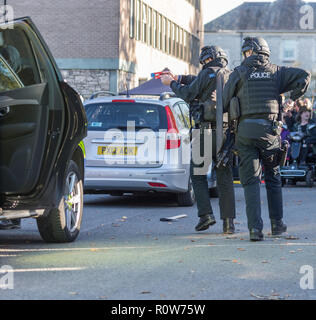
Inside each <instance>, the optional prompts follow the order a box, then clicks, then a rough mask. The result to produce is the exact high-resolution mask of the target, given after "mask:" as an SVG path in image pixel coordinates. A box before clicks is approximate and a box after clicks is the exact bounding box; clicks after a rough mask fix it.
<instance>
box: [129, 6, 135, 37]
mask: <svg viewBox="0 0 316 320" xmlns="http://www.w3.org/2000/svg"><path fill="white" fill-rule="evenodd" d="M130 6H131V7H130V15H129V36H130V38H132V39H133V38H134V37H135V0H130Z"/></svg>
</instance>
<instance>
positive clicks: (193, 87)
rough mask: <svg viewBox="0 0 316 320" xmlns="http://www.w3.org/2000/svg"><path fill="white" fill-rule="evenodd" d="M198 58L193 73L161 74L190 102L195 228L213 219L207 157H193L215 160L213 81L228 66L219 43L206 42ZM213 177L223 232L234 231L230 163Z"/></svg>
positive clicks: (172, 87) (202, 226)
mask: <svg viewBox="0 0 316 320" xmlns="http://www.w3.org/2000/svg"><path fill="white" fill-rule="evenodd" d="M199 59H200V63H201V64H202V65H203V68H202V70H201V71H200V72H199V74H198V75H197V76H192V75H187V76H174V75H173V74H171V73H169V74H167V75H163V76H162V78H161V81H162V83H163V84H165V85H170V87H171V89H172V91H173V92H174V93H175V94H176V95H177V96H178V97H179V98H182V99H183V100H185V101H186V102H188V103H189V105H190V114H191V117H192V118H193V120H194V123H195V129H193V134H192V136H193V139H192V157H191V165H190V176H191V181H192V186H193V190H194V193H195V197H196V201H197V207H198V217H199V218H200V219H199V222H198V224H197V225H196V227H195V230H196V231H203V230H206V229H208V228H209V226H211V225H213V224H215V223H216V220H215V217H214V214H213V210H212V207H211V203H210V195H209V189H208V182H207V171H208V166H207V165H206V163H207V161H206V162H204V163H198V161H195V159H196V158H197V157H196V155H197V153H199V154H200V155H201V156H202V157H203V158H204V159H208V160H210V161H209V162H208V163H211V161H212V158H213V159H214V160H215V157H216V151H215V150H216V144H215V141H216V137H215V124H216V102H215V95H216V93H215V92H216V82H217V77H218V73H219V72H221V73H222V77H223V81H224V80H227V78H228V75H229V70H228V69H227V68H226V66H227V63H228V59H227V55H226V53H225V52H224V51H223V50H222V49H221V48H220V47H217V46H206V47H204V48H202V50H201V54H200V58H199ZM218 90H220V89H218ZM221 90H222V88H221ZM211 128H212V129H213V130H212V129H211ZM194 133H197V134H194ZM207 135H210V137H211V138H212V140H211V141H210V143H204V141H205V140H204V137H205V136H207ZM212 154H213V156H212ZM199 169H201V170H199ZM205 169H206V170H205ZM216 178H217V187H218V192H219V206H220V216H221V219H222V220H223V232H224V233H234V231H235V228H234V218H235V195H234V187H233V175H232V168H231V164H230V163H229V164H228V165H226V166H219V167H218V168H217V169H216Z"/></svg>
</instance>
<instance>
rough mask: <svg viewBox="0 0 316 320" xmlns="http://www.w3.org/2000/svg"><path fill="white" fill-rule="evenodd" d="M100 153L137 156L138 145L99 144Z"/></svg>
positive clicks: (100, 154)
mask: <svg viewBox="0 0 316 320" xmlns="http://www.w3.org/2000/svg"><path fill="white" fill-rule="evenodd" d="M98 155H99V156H102V155H107V156H136V155H137V147H120V146H117V147H115V146H99V147H98Z"/></svg>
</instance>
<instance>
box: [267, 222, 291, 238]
mask: <svg viewBox="0 0 316 320" xmlns="http://www.w3.org/2000/svg"><path fill="white" fill-rule="evenodd" d="M286 230H287V226H286V224H284V223H283V221H282V219H281V220H274V219H271V233H272V235H273V236H278V235H281V234H282V233H283V232H286Z"/></svg>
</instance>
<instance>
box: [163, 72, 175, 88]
mask: <svg viewBox="0 0 316 320" xmlns="http://www.w3.org/2000/svg"><path fill="white" fill-rule="evenodd" d="M160 79H161V83H162V84H164V85H165V86H170V83H171V82H172V81H174V80H175V79H174V78H173V77H172V76H171V75H170V74H169V73H168V74H162V75H161V78H160Z"/></svg>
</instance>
